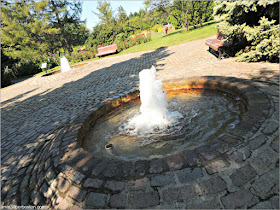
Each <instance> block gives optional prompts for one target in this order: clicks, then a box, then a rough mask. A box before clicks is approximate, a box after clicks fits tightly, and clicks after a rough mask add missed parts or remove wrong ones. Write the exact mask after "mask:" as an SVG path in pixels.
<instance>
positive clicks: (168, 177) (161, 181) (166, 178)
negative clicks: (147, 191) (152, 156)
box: [151, 174, 175, 187]
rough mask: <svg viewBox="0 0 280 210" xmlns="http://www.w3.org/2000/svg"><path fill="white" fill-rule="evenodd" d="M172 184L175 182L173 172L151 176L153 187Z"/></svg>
mask: <svg viewBox="0 0 280 210" xmlns="http://www.w3.org/2000/svg"><path fill="white" fill-rule="evenodd" d="M170 184H175V180H174V176H173V174H165V175H158V176H153V177H152V178H151V186H152V187H162V186H165V185H170Z"/></svg>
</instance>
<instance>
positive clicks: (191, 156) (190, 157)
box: [182, 150, 201, 167]
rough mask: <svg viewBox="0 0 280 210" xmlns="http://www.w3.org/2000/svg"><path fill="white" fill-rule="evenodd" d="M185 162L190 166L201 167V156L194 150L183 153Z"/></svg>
mask: <svg viewBox="0 0 280 210" xmlns="http://www.w3.org/2000/svg"><path fill="white" fill-rule="evenodd" d="M182 155H183V157H184V159H185V162H186V164H187V165H188V166H190V167H192V166H199V165H200V164H201V160H200V158H199V156H198V155H197V154H196V152H195V151H193V150H186V151H184V152H183V153H182Z"/></svg>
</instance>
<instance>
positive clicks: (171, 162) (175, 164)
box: [166, 154, 184, 171]
mask: <svg viewBox="0 0 280 210" xmlns="http://www.w3.org/2000/svg"><path fill="white" fill-rule="evenodd" d="M166 162H167V165H168V167H169V169H170V170H171V171H174V170H179V169H181V168H182V167H183V165H184V159H183V157H182V156H181V155H180V154H176V155H171V156H168V157H167V158H166Z"/></svg>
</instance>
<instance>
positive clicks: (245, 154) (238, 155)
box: [229, 147, 251, 163]
mask: <svg viewBox="0 0 280 210" xmlns="http://www.w3.org/2000/svg"><path fill="white" fill-rule="evenodd" d="M250 155H251V152H250V150H248V149H247V148H245V147H243V148H241V149H239V150H237V151H234V152H233V153H231V154H230V155H229V159H230V160H232V161H235V162H237V163H242V162H243V161H245V160H246V159H247V158H249V157H250Z"/></svg>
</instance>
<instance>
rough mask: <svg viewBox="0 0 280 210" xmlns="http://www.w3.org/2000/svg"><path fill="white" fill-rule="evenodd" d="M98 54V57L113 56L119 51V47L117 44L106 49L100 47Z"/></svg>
mask: <svg viewBox="0 0 280 210" xmlns="http://www.w3.org/2000/svg"><path fill="white" fill-rule="evenodd" d="M97 51H98V54H97V55H96V56H98V57H99V56H102V55H108V54H112V53H116V52H117V51H118V45H117V44H112V45H108V46H105V47H99V48H98V49H97Z"/></svg>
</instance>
